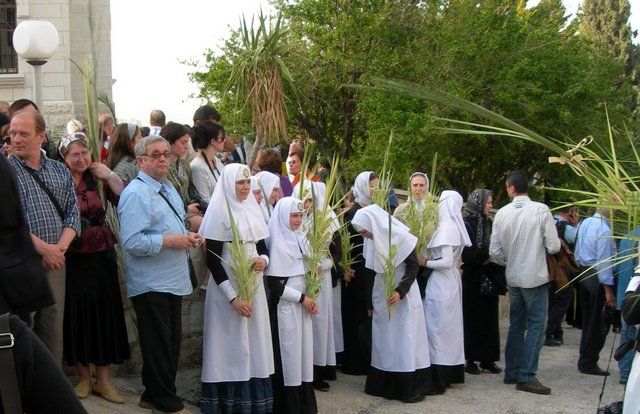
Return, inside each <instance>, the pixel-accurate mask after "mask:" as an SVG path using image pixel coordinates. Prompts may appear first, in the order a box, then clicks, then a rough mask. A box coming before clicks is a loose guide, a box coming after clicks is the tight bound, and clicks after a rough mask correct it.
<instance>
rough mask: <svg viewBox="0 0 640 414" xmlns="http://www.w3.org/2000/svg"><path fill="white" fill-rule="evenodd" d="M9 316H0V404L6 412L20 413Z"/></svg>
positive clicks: (20, 405)
mask: <svg viewBox="0 0 640 414" xmlns="http://www.w3.org/2000/svg"><path fill="white" fill-rule="evenodd" d="M9 316H10V314H8V313H5V314H4V315H2V316H0V371H1V372H2V375H0V393H1V394H2V406H3V407H4V412H5V413H6V414H22V413H24V411H23V410H22V401H21V400H20V389H19V388H18V377H17V376H16V365H15V362H14V360H13V345H14V343H15V340H14V337H13V334H12V333H11V331H10V330H9Z"/></svg>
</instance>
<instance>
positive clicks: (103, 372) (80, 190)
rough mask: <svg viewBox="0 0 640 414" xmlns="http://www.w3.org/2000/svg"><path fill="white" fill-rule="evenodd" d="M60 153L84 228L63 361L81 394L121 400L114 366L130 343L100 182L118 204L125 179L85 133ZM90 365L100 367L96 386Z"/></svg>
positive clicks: (75, 247)
mask: <svg viewBox="0 0 640 414" xmlns="http://www.w3.org/2000/svg"><path fill="white" fill-rule="evenodd" d="M58 151H59V152H60V155H61V156H62V158H63V159H64V162H65V164H66V166H67V167H68V168H69V170H70V171H71V176H72V178H73V184H74V187H75V191H76V198H77V201H78V207H79V208H80V217H81V218H80V222H81V229H82V232H81V234H80V238H79V239H77V240H76V241H74V242H73V243H72V244H71V245H70V246H69V249H68V250H67V253H66V263H67V267H66V272H67V273H66V296H65V310H64V313H65V314H64V332H63V338H64V360H65V361H66V362H67V364H69V365H70V366H75V367H76V369H77V371H78V376H79V377H80V381H79V382H78V385H76V388H75V391H76V394H77V395H78V397H79V398H86V397H87V396H88V395H89V393H90V392H92V393H93V394H96V395H98V396H100V397H102V398H104V399H106V400H107V401H110V402H113V403H118V404H122V403H123V402H124V399H123V398H122V395H121V394H120V392H119V391H118V390H117V389H116V388H115V387H114V386H113V385H112V384H111V382H110V378H111V364H121V363H123V362H124V360H126V359H129V358H130V353H129V341H128V340H127V328H126V325H125V320H124V312H123V308H122V299H121V296H120V285H119V282H118V265H117V263H116V257H115V253H114V251H113V245H114V244H115V243H116V242H117V240H116V238H115V236H114V235H113V233H112V232H111V230H110V229H109V227H108V226H107V224H106V211H105V208H104V206H103V204H102V200H101V199H100V195H99V188H98V186H102V189H103V192H104V194H105V195H106V196H107V198H108V200H109V201H110V202H112V203H113V204H117V203H118V195H119V194H120V192H121V191H122V189H123V188H124V183H123V181H122V179H120V177H118V175H117V174H115V172H114V171H112V170H110V169H109V168H108V167H107V166H106V165H104V164H100V163H97V162H92V160H91V153H90V150H89V143H88V142H87V138H86V136H85V135H84V134H82V133H75V134H71V135H69V136H67V137H65V138H62V139H61V140H60V144H59V145H58ZM90 364H94V365H95V367H96V382H95V383H94V384H92V383H91V370H90Z"/></svg>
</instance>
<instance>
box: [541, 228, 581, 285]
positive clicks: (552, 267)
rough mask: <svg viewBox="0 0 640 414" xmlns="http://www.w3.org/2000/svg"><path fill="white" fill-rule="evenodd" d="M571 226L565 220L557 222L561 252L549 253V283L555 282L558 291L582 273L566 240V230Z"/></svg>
mask: <svg viewBox="0 0 640 414" xmlns="http://www.w3.org/2000/svg"><path fill="white" fill-rule="evenodd" d="M567 225H569V223H568V222H566V221H564V220H558V221H556V230H557V231H558V237H559V238H560V250H559V251H558V253H555V254H549V253H547V270H548V271H549V282H555V284H556V287H557V288H558V289H560V288H563V287H565V286H566V285H568V284H569V278H570V277H571V276H572V275H573V274H575V273H577V272H578V271H580V266H578V263H577V262H576V259H575V257H574V255H573V250H572V249H571V247H573V246H571V247H569V244H568V243H567V242H566V241H565V239H564V234H565V230H566V228H567Z"/></svg>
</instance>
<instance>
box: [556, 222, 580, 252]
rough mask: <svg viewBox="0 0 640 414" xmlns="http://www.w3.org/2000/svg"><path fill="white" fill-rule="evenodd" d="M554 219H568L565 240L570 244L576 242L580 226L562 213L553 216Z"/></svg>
mask: <svg viewBox="0 0 640 414" xmlns="http://www.w3.org/2000/svg"><path fill="white" fill-rule="evenodd" d="M553 219H554V220H555V221H556V222H558V221H566V222H567V225H566V226H565V227H564V241H566V242H567V243H569V244H570V245H572V246H573V245H575V244H576V236H578V228H577V227H575V226H574V225H573V224H571V223H570V222H569V220H567V219H565V218H564V217H562V216H560V215H555V216H553Z"/></svg>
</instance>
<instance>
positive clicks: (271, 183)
mask: <svg viewBox="0 0 640 414" xmlns="http://www.w3.org/2000/svg"><path fill="white" fill-rule="evenodd" d="M254 177H255V178H257V179H258V183H259V185H260V186H262V189H264V198H266V199H267V200H268V199H269V198H270V197H271V193H272V192H273V190H274V189H275V188H280V177H278V176H277V175H275V174H274V173H271V172H269V171H260V172H259V173H257V174H256V175H255V176H254Z"/></svg>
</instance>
